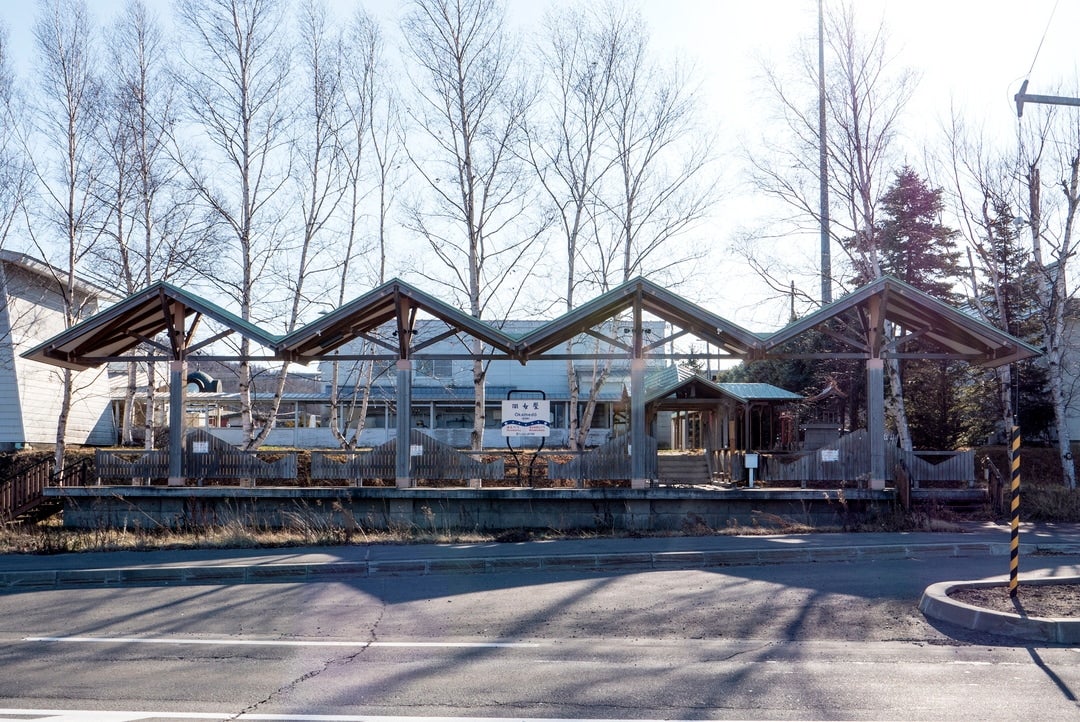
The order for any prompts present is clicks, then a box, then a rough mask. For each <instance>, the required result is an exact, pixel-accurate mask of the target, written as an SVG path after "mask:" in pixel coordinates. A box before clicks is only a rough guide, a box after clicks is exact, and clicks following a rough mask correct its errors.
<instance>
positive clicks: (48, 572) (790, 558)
mask: <svg viewBox="0 0 1080 722" xmlns="http://www.w3.org/2000/svg"><path fill="white" fill-rule="evenodd" d="M1021 546H1026V547H1027V549H1026V550H1025V553H1034V552H1036V551H1043V552H1044V553H1046V552H1048V550H1047V549H1046V548H1045V546H1040V547H1037V546H1036V545H1021ZM1070 552H1071V553H1077V554H1080V546H1075V545H1073V546H1069V545H1056V546H1055V548H1054V549H1053V550H1052V551H1051V553H1070ZM1008 553H1009V544H1008V543H1007V542H1002V543H998V542H950V543H944V544H883V545H876V546H841V547H818V548H804V549H732V550H711V551H665V552H611V553H603V554H573V555H562V556H544V555H530V556H488V557H461V558H417V559H404V560H385V561H377V560H374V561H373V560H369V561H351V562H350V561H342V562H319V563H281V564H275V563H269V564H254V565H240V564H231V565H229V564H217V565H207V564H202V565H170V566H156V567H116V568H102V569H41V570H21V571H16V570H12V571H3V572H0V592H2V591H15V592H18V591H28V590H33V589H61V588H80V587H111V586H125V585H127V586H151V585H162V584H268V583H273V582H302V581H313V582H314V581H319V582H325V581H332V580H335V579H343V578H346V577H361V578H369V577H386V576H427V575H431V574H499V573H506V572H537V571H548V572H556V571H561V572H568V571H570V572H592V571H602V570H626V571H633V570H641V571H671V570H681V569H709V568H718V567H729V566H754V565H771V564H800V563H803V564H805V563H825V562H857V561H874V560H889V559H911V558H915V557H927V556H938V557H941V556H944V557H966V556H979V555H988V556H997V555H1007V554H1008ZM920 608H921V607H920Z"/></svg>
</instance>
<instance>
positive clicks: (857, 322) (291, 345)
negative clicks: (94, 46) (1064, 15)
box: [23, 278, 1039, 369]
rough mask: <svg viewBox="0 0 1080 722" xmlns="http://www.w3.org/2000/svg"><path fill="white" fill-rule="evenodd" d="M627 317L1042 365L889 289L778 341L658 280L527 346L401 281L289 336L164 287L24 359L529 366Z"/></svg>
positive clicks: (685, 330)
mask: <svg viewBox="0 0 1080 722" xmlns="http://www.w3.org/2000/svg"><path fill="white" fill-rule="evenodd" d="M627 312H630V315H631V316H632V318H631V319H630V320H629V321H627V323H630V324H631V325H632V326H639V325H640V320H641V316H642V314H644V313H648V314H651V315H653V316H656V317H658V318H660V319H662V320H664V321H665V322H667V323H670V324H671V326H672V327H673V329H677V330H674V331H673V333H672V335H671V336H669V337H667V338H663V339H651V338H650V339H648V340H647V342H643V343H642V344H641V347H640V348H639V349H638V351H639V352H641V353H645V354H654V355H656V356H663V355H664V353H665V352H664V347H665V346H666V345H667V344H668V343H669V342H670V341H672V340H674V339H675V338H678V337H681V336H683V335H692V336H696V337H697V338H699V339H701V340H703V341H705V342H707V343H708V344H710V345H711V346H714V347H716V348H717V349H718V350H719V353H720V354H721V355H726V356H727V357H728V358H731V359H743V360H754V359H760V358H785V357H800V358H814V357H826V356H829V357H837V356H841V357H852V358H875V357H879V356H893V357H898V358H902V357H905V356H908V355H912V356H915V355H917V356H921V357H926V355H927V354H926V352H925V350H923V349H920V352H916V351H913V350H911V349H910V347H908V346H907V345H906V344H908V343H909V342H911V341H914V340H916V339H921V340H922V341H923V342H929V344H930V345H931V346H932V347H933V348H934V349H935V351H933V352H932V353H931V355H932V356H934V357H940V358H952V359H962V360H966V361H969V362H972V363H976V364H980V365H984V366H998V365H1002V364H1006V363H1010V362H1012V361H1015V360H1018V359H1022V358H1027V357H1030V356H1036V355H1038V354H1039V350H1038V349H1036V348H1034V347H1032V346H1030V345H1028V344H1026V343H1024V342H1023V341H1021V340H1019V339H1017V338H1014V337H1013V336H1011V335H1009V334H1007V333H1005V332H1004V331H1001V330H999V329H997V328H995V327H993V326H991V325H990V324H988V323H985V322H983V321H981V320H979V319H976V318H974V317H972V316H969V315H967V314H965V313H962V312H961V311H959V310H957V309H955V308H952V307H951V306H949V305H947V304H945V303H943V302H941V301H939V300H938V299H935V298H933V297H931V296H929V295H927V294H925V293H922V292H921V291H918V290H917V289H915V288H913V287H912V286H909V285H907V284H905V283H903V282H901V281H898V280H896V279H894V278H882V279H878V280H876V281H874V282H873V283H870V284H867V285H866V286H864V287H862V288H860V289H858V290H856V291H854V292H852V293H850V294H848V295H847V296H844V297H843V298H841V299H839V300H837V301H835V302H834V303H832V304H829V305H828V306H826V307H824V308H822V309H820V310H818V311H816V312H814V313H812V314H809V315H808V316H806V317H804V318H802V319H800V320H798V321H795V322H793V323H792V324H790V325H788V326H786V327H785V328H783V329H781V330H780V331H777V332H776V333H774V334H771V335H770V334H757V333H753V332H751V331H748V330H747V329H745V328H742V327H741V326H739V325H737V324H735V323H733V322H731V321H728V320H727V319H725V318H723V317H721V316H718V315H716V314H714V313H712V312H711V311H709V310H707V309H705V308H702V307H701V306H698V305H697V304H695V303H693V302H691V301H689V300H687V299H685V298H683V297H681V296H679V295H677V294H675V293H673V292H671V291H669V290H668V289H665V288H663V287H661V286H659V285H658V284H656V283H654V282H652V281H649V280H646V279H644V278H637V279H633V280H631V281H628V282H626V283H624V284H622V285H621V286H618V287H617V288H614V289H612V290H611V291H608V292H607V293H604V294H602V295H601V296H598V297H597V298H594V299H592V300H591V301H588V302H586V303H584V304H582V305H580V306H578V307H577V308H575V309H573V310H572V311H569V312H568V313H566V314H565V315H563V316H560V317H559V318H556V319H554V320H552V321H550V322H547V323H545V324H543V325H542V326H540V327H539V328H537V329H534V330H532V331H530V332H528V333H526V334H524V335H522V336H513V335H510V334H507V333H504V332H503V331H501V330H500V329H499V328H498V327H497V326H495V325H493V324H491V323H488V322H486V321H483V320H481V319H477V318H475V317H473V316H471V315H469V314H467V313H465V312H463V311H461V310H459V309H457V308H455V307H454V306H452V305H450V304H448V303H446V302H444V301H442V300H440V299H437V298H435V297H434V296H432V295H430V294H428V293H425V292H423V291H420V290H419V289H416V288H414V287H412V286H410V285H409V284H407V283H404V282H403V281H400V280H397V279H394V280H391V281H389V282H387V283H385V284H383V285H381V286H379V287H378V288H375V289H373V290H372V291H370V292H368V293H366V294H364V295H362V296H360V297H358V298H356V299H354V300H353V301H350V302H349V303H347V304H345V305H344V306H341V307H340V308H338V309H336V310H334V311H333V312H331V313H328V314H326V315H324V316H322V317H320V318H319V319H318V320H316V321H313V322H312V323H310V324H307V325H306V326H303V327H301V328H300V329H298V330H296V331H294V332H292V333H290V334H288V335H285V336H277V335H274V334H271V333H269V332H267V331H265V330H264V329H262V328H260V327H259V326H257V325H255V324H252V323H250V322H247V321H244V320H243V319H241V318H239V317H238V316H236V315H235V314H233V313H231V312H229V311H226V310H225V309H223V308H221V307H220V306H218V305H216V304H213V303H211V302H209V301H207V300H205V299H203V298H201V297H199V296H197V295H195V294H193V293H190V292H187V291H184V290H183V289H180V288H177V287H175V286H172V285H170V284H168V283H164V282H159V283H155V284H153V285H152V286H149V287H147V288H146V289H143V290H142V291H139V292H137V293H135V294H132V295H131V296H129V297H128V298H126V299H124V300H123V301H120V302H119V303H117V304H115V305H113V306H111V307H109V308H107V309H106V310H105V311H103V312H101V313H99V314H97V315H95V316H93V317H92V318H90V319H87V320H86V321H83V322H82V323H79V324H77V325H75V326H72V327H71V328H70V329H68V330H66V331H64V332H62V333H60V334H58V335H57V336H55V337H53V338H51V339H49V340H48V341H46V342H45V343H43V344H41V345H39V346H37V347H36V348H34V349H31V350H30V351H28V352H26V353H24V354H23V355H24V356H25V357H27V358H31V359H34V360H38V361H42V362H44V363H49V364H53V365H58V366H65V367H68V368H72V369H84V368H89V367H93V366H98V365H100V364H102V363H105V362H107V361H117V360H126V359H135V358H146V351H145V346H143V348H141V349H140V348H138V347H139V346H140V345H141V344H148V345H149V346H151V347H152V348H154V349H156V350H157V352H158V353H161V354H163V355H162V356H157V358H180V357H182V356H183V355H186V354H189V353H192V352H193V351H195V350H197V349H199V348H203V347H205V346H207V345H209V344H211V343H212V342H214V341H216V340H218V339H220V338H222V337H223V336H225V335H228V334H231V333H236V334H239V335H240V336H242V337H245V338H247V339H248V340H250V341H252V342H253V343H255V344H257V345H259V346H261V347H264V348H265V349H267V350H268V352H269V354H270V356H269V358H272V359H276V360H280V361H289V362H300V363H307V362H309V361H313V360H318V359H320V358H323V357H327V356H329V355H330V354H332V353H333V352H334V351H335V350H337V349H339V348H340V347H341V346H342V345H344V344H346V343H348V342H350V341H352V340H354V339H358V338H367V339H369V340H371V339H372V338H373V337H372V336H371V335H370V334H371V332H372V331H374V330H375V329H377V328H379V327H380V326H382V325H383V324H386V323H390V322H394V323H395V324H396V346H395V345H393V344H390V343H387V342H385V341H380V343H381V344H382V345H383V346H384V349H385V350H386V351H387V352H388V353H392V354H394V356H396V357H397V358H408V357H409V356H410V355H411V354H413V353H415V352H417V351H419V350H421V348H422V347H425V346H428V345H430V344H432V343H435V342H436V341H438V340H440V339H441V338H445V337H446V336H448V335H450V334H454V333H465V334H468V335H471V336H472V337H474V338H478V339H480V340H481V341H483V342H484V343H485V344H486V345H488V346H489V347H492V348H494V349H496V350H498V351H499V352H501V353H504V354H506V355H507V356H508V357H510V358H516V359H517V360H519V361H520V362H522V363H525V362H527V361H528V360H529V359H532V358H536V357H537V356H539V355H541V354H544V353H545V352H548V351H551V350H552V349H555V348H556V347H557V346H559V345H560V344H564V343H566V342H567V341H569V340H571V339H572V338H574V337H576V336H579V335H581V334H591V335H593V336H598V337H600V338H603V339H605V340H606V341H607V342H610V343H612V344H613V345H614V346H615V347H617V348H621V349H622V350H624V351H626V352H628V353H635V349H634V348H633V347H632V346H631V345H629V344H628V343H626V342H625V341H620V340H619V339H616V338H611V337H609V336H605V335H603V333H602V332H601V331H599V330H598V329H599V328H600V327H601V326H602V325H603V324H605V323H607V322H609V321H611V320H612V319H619V318H620V317H624V315H625V314H627ZM420 313H425V314H428V315H431V316H434V317H435V318H438V319H440V320H442V321H443V322H444V323H445V324H446V325H447V327H448V329H449V330H448V331H447V332H446V333H445V334H443V335H441V336H438V337H436V338H432V339H425V340H424V341H423V342H422V343H420V344H416V343H414V331H415V321H416V318H417V315H418V314H420ZM204 316H205V317H209V318H211V319H213V320H214V321H215V322H216V323H217V325H219V326H221V327H223V329H224V330H223V331H221V332H220V333H217V334H216V335H214V336H212V337H211V338H210V339H206V340H202V341H199V342H198V344H194V342H193V336H194V331H195V328H194V326H195V325H197V323H198V320H199V319H200V318H202V317H204ZM191 317H194V324H192V325H191V326H190V327H189V326H188V325H187V323H186V320H187V319H189V318H191ZM887 322H888V323H892V324H895V325H896V326H897V327H898V328H900V329H901V331H902V333H901V335H900V337H899V338H898V339H891V338H890V337H887V336H886V335H885V324H886V323H887ZM620 323H622V321H620ZM811 331H814V332H819V333H820V334H821V335H823V336H824V337H825V338H826V339H827V340H828V341H829V342H831V343H832V344H833V346H832V348H830V349H825V350H817V351H814V352H808V351H805V350H800V349H799V348H797V347H794V346H793V342H794V341H795V340H797V339H799V338H800V337H801V336H804V335H805V334H808V333H810V332H811ZM162 334H164V335H165V337H166V341H164V342H163V341H161V340H159V338H158V337H159V336H160V335H162ZM639 335H640V334H639ZM133 351H134V352H135V353H132V352H133Z"/></svg>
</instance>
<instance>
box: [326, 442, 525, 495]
mask: <svg viewBox="0 0 1080 722" xmlns="http://www.w3.org/2000/svg"><path fill="white" fill-rule="evenodd" d="M409 445H410V452H412V453H410V456H409V475H410V476H411V477H412V478H414V479H443V480H446V479H461V480H465V479H487V480H495V479H502V478H503V477H504V476H505V473H506V470H505V468H504V467H505V462H504V461H503V459H502V457H499V458H497V459H495V460H493V461H484V460H483V459H477V458H475V457H474V456H473V455H472V454H470V453H468V452H461V451H458V450H457V449H455V448H454V447H452V446H448V445H447V444H443V443H441V442H439V441H436V440H435V439H434V438H432V437H431V436H429V435H427V434H425V433H423V432H421V431H417V430H415V429H413V430H412V431H411V432H410V434H409ZM396 469H397V439H391V440H390V441H387V442H386V443H385V444H382V445H380V446H376V447H375V448H374V449H371V450H370V451H313V452H311V478H312V480H339V481H340V480H344V481H351V482H352V483H354V484H356V485H358V486H361V485H363V482H364V480H365V479H393V478H395V477H396V476H397V470H396Z"/></svg>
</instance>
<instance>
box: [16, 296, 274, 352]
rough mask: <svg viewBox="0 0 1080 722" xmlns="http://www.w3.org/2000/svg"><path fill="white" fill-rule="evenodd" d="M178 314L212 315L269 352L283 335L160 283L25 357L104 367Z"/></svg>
mask: <svg viewBox="0 0 1080 722" xmlns="http://www.w3.org/2000/svg"><path fill="white" fill-rule="evenodd" d="M176 311H180V313H181V314H182V315H183V317H184V318H185V319H187V317H189V316H191V315H193V314H196V313H198V314H202V315H204V316H207V317H209V318H211V319H213V320H215V321H217V322H218V323H220V324H222V325H223V326H225V327H226V329H228V331H231V332H235V333H239V334H240V335H241V336H244V337H246V338H248V339H249V340H251V341H252V342H254V343H255V344H257V345H259V346H264V347H266V348H268V349H273V348H274V347H275V345H276V344H277V342H278V340H279V337H278V336H275V335H274V334H270V333H267V332H266V331H264V330H263V329H261V328H259V327H258V326H256V325H254V324H252V323H249V322H247V321H244V320H243V319H242V318H240V317H239V316H237V315H236V314H233V313H231V312H229V311H226V310H225V309H223V308H221V307H220V306H217V305H215V304H213V303H210V302H209V301H207V300H205V299H203V298H200V297H199V296H196V295H195V294H193V293H190V292H188V291H185V290H184V289H182V288H178V287H176V286H173V285H171V284H169V283H166V282H164V281H159V282H157V283H154V284H152V285H150V286H147V287H146V288H144V289H143V290H141V291H136V292H135V293H133V294H131V295H130V296H128V297H127V298H125V299H124V300H122V301H120V302H118V303H116V304H114V305H112V306H109V307H108V308H106V309H105V310H104V311H101V312H100V313H97V314H95V315H94V316H91V317H90V318H88V319H86V320H84V321H82V322H80V323H77V324H75V325H74V326H72V327H71V328H69V329H67V330H65V331H63V332H61V333H59V334H57V335H56V336H53V337H52V338H50V339H48V340H47V341H45V342H44V343H41V344H39V345H38V346H36V347H35V348H33V349H30V350H29V351H27V352H25V353H24V354H23V356H24V357H25V358H28V359H32V360H35V361H41V362H43V363H48V364H53V365H55V366H63V367H66V368H71V369H75V370H82V369H87V368H92V367H94V366H100V365H101V364H102V363H105V361H106V360H108V359H112V358H116V357H119V356H120V355H122V354H124V353H126V352H128V351H130V350H131V349H133V348H135V347H136V346H138V345H139V344H141V343H144V342H145V341H146V340H147V339H152V338H154V337H155V336H157V335H159V334H161V333H162V332H164V331H166V330H169V329H170V328H171V326H172V324H173V317H174V313H175V312H176Z"/></svg>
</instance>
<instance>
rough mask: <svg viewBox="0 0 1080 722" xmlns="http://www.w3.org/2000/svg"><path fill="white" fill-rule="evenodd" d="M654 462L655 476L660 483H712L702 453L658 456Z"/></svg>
mask: <svg viewBox="0 0 1080 722" xmlns="http://www.w3.org/2000/svg"><path fill="white" fill-rule="evenodd" d="M656 462H657V463H656V475H657V478H658V479H659V480H660V481H661V482H667V483H669V484H671V483H678V484H708V483H710V482H711V481H712V476H711V475H710V474H709V463H708V461H706V459H705V453H704V452H701V451H696V452H686V453H673V454H660V455H659V456H657V460H656Z"/></svg>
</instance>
